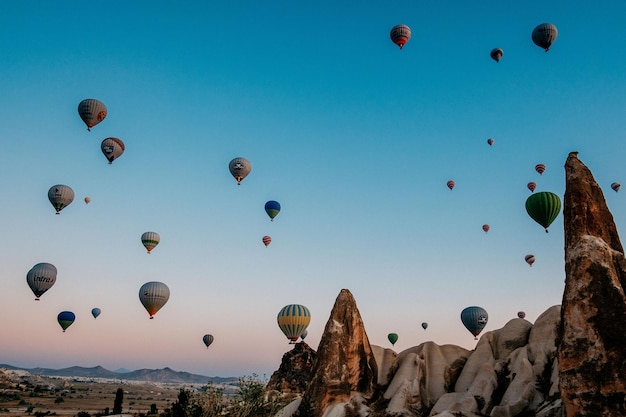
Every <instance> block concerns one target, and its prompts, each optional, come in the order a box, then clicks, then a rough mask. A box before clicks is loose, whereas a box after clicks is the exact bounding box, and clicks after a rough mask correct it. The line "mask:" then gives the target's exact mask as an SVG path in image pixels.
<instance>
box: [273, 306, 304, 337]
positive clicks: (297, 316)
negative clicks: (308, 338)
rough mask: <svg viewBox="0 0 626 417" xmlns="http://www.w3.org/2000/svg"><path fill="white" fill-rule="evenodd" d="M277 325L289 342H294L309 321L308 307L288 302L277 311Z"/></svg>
mask: <svg viewBox="0 0 626 417" xmlns="http://www.w3.org/2000/svg"><path fill="white" fill-rule="evenodd" d="M276 319H277V321H278V327H280V330H282V332H283V333H284V334H285V336H287V339H289V340H290V342H289V343H291V344H293V343H296V340H298V338H299V337H300V335H301V334H302V333H303V332H304V331H305V330H306V328H307V326H308V325H309V323H310V322H311V313H310V312H309V309H308V308H306V307H305V306H303V305H300V304H289V305H286V306H285V307H283V308H282V309H281V310H280V311H279V312H278V317H277V318H276Z"/></svg>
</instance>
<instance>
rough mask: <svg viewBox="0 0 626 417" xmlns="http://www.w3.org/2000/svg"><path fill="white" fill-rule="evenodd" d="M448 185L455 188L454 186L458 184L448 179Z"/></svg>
mask: <svg viewBox="0 0 626 417" xmlns="http://www.w3.org/2000/svg"><path fill="white" fill-rule="evenodd" d="M446 185H447V186H448V188H449V189H453V188H454V186H455V185H456V183H455V182H454V181H452V180H450V181H448V182H447V183H446Z"/></svg>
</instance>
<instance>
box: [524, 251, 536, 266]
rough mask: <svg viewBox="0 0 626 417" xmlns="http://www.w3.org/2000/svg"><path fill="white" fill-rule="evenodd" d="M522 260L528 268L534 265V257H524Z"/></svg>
mask: <svg viewBox="0 0 626 417" xmlns="http://www.w3.org/2000/svg"><path fill="white" fill-rule="evenodd" d="M524 260H525V261H526V263H527V264H528V265H529V266H533V264H534V263H535V255H530V254H529V255H526V256H525V257H524Z"/></svg>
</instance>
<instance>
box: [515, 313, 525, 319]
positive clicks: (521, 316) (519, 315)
mask: <svg viewBox="0 0 626 417" xmlns="http://www.w3.org/2000/svg"><path fill="white" fill-rule="evenodd" d="M517 317H519V318H520V319H523V318H525V317H526V313H524V312H523V311H518V312H517Z"/></svg>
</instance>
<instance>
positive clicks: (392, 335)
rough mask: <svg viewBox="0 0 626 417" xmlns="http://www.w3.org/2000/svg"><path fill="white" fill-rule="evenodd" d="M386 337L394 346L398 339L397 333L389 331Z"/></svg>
mask: <svg viewBox="0 0 626 417" xmlns="http://www.w3.org/2000/svg"><path fill="white" fill-rule="evenodd" d="M387 339H389V341H390V342H391V345H392V346H395V344H396V342H397V341H398V335H397V334H396V333H389V334H388V335H387Z"/></svg>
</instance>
